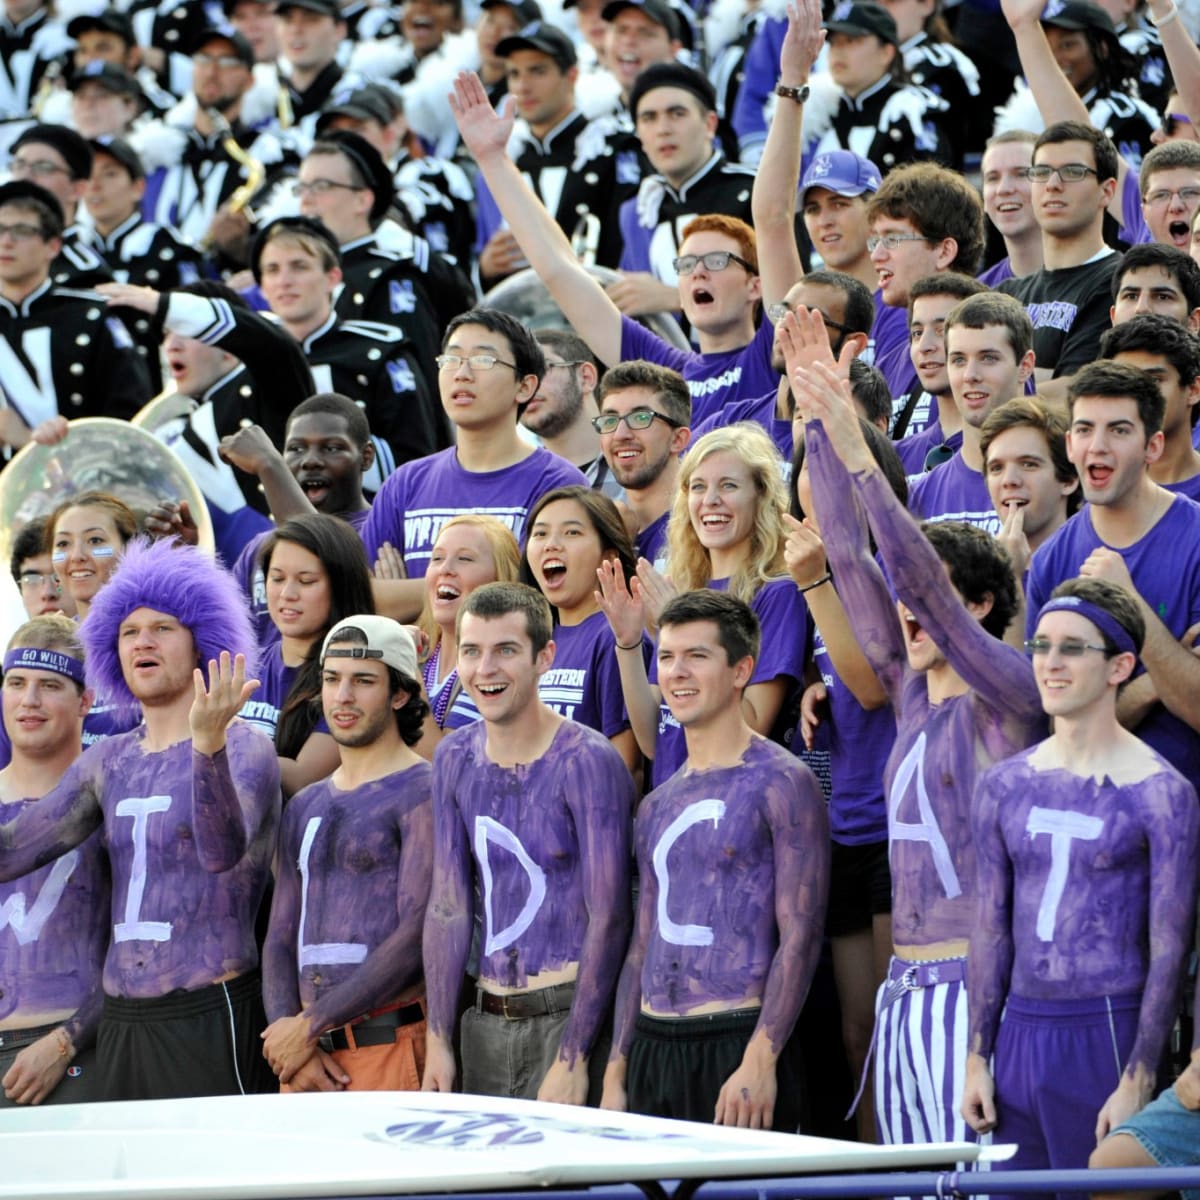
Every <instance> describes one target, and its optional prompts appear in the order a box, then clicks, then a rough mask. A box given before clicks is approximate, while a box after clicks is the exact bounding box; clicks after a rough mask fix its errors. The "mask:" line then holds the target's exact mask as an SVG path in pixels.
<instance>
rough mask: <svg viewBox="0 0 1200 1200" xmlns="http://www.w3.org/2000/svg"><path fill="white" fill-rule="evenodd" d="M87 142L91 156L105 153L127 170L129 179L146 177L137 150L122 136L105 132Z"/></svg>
mask: <svg viewBox="0 0 1200 1200" xmlns="http://www.w3.org/2000/svg"><path fill="white" fill-rule="evenodd" d="M89 144H90V145H91V147H92V154H93V156H95V155H97V154H107V155H108V157H109V158H111V159H114V160H115V161H116V162H119V163H120V164H121V166H123V167H124V168H125V170H126V171H128V172H129V178H130V179H145V178H146V168H145V167H144V166H142V160H141V158H140V157H139V156H138V152H137V151H136V150H135V149H134V148H133V147H132V146H131V145H130V144H129V143H128V142H127V141H126V140H125V139H124V138H119V137H109V136H108V135H107V134H106V135H105V136H104V137H98V138H92V140H91V142H90V143H89Z"/></svg>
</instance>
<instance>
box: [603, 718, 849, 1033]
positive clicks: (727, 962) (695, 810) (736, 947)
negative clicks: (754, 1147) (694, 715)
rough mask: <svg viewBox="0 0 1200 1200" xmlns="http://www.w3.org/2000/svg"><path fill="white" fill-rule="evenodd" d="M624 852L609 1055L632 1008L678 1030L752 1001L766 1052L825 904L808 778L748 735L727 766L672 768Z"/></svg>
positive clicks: (797, 995) (793, 994)
mask: <svg viewBox="0 0 1200 1200" xmlns="http://www.w3.org/2000/svg"><path fill="white" fill-rule="evenodd" d="M636 841H637V855H638V869H639V873H640V877H641V890H640V894H639V897H638V915H637V929H636V932H635V935H634V939H633V945H632V946H631V947H630V952H629V957H628V959H627V960H626V965H625V968H624V970H623V971H622V973H621V984H620V990H619V992H618V996H617V1014H616V1029H615V1031H614V1040H613V1044H614V1049H615V1050H616V1051H617V1052H619V1053H621V1054H627V1053H628V1051H629V1043H630V1040H631V1038H632V1036H633V1024H634V1020H635V1018H636V1017H637V1013H638V1010H639V1008H640V1006H641V1004H643V1003H644V1004H647V1005H649V1006H650V1008H651V1009H653V1010H654V1012H655V1013H656V1014H674V1015H676V1016H680V1017H686V1016H687V1015H689V1013H691V1012H692V1011H693V1010H694V1009H696V1008H699V1007H700V1006H701V1005H704V1004H709V1003H712V1002H713V1001H727V1002H731V1003H735V1004H737V1003H738V1002H740V1001H747V1002H748V1003H747V1004H746V1007H749V1006H750V1005H753V1004H754V1003H755V1002H759V1001H761V1004H762V1012H761V1015H760V1017H759V1021H758V1027H757V1031H763V1032H765V1033H766V1034H767V1036H768V1037H769V1038H770V1040H771V1046H772V1048H773V1049H774V1051H775V1052H776V1053H778V1052H779V1051H780V1050H781V1049H782V1048H783V1044H784V1042H786V1041H787V1039H788V1037H789V1035H790V1034H791V1032H792V1026H793V1025H795V1023H796V1017H797V1016H798V1015H799V1013H800V1009H801V1007H802V1006H803V1004H804V998H805V996H806V995H807V994H808V987H809V984H810V983H811V981H812V975H813V971H814V969H815V968H816V964H817V958H818V956H819V954H820V949H821V938H822V935H823V932H824V928H825V905H826V902H827V900H828V897H829V821H828V818H827V816H826V813H825V803H824V799H823V797H822V795H821V789H820V786H819V785H818V783H817V781H816V779H815V778H814V776H813V774H812V772H811V771H810V770H809V769H808V768H807V767H806V766H804V764H803V763H801V762H799V761H798V760H797V759H796V758H795V757H794V756H793V755H791V754H789V753H788V752H787V751H786V750H784V749H783V748H782V747H780V746H777V745H775V743H774V742H770V741H767V740H766V739H765V738H761V737H757V736H756V737H755V738H754V739H753V740H752V741H751V743H750V747H749V749H748V750H747V751H746V753H745V755H744V756H743V758H742V761H741V762H740V763H738V764H737V765H736V766H733V767H717V768H713V769H712V770H707V771H689V770H686V769H684V770H681V771H679V772H678V773H676V774H675V775H673V776H672V777H671V778H670V779H669V780H668V781H667V782H666V783H664V784H663V785H662V786H661V787H658V788H656V789H655V790H654V791H653V792H651V793H650V795H649V796H647V797H646V799H645V800H643V801H642V804H641V807H640V809H639V811H638V818H637V834H636ZM739 1006H740V1005H739ZM757 1031H756V1032H757Z"/></svg>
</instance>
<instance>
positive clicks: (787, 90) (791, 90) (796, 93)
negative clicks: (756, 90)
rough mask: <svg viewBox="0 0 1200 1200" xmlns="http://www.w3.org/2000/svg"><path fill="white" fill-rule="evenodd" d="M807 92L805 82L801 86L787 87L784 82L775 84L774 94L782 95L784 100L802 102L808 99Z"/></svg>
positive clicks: (807, 88)
mask: <svg viewBox="0 0 1200 1200" xmlns="http://www.w3.org/2000/svg"><path fill="white" fill-rule="evenodd" d="M808 93H809V87H808V84H807V83H806V84H805V85H804V86H803V87H789V86H788V85H787V84H786V83H777V84H776V85H775V95H777V96H782V97H783V99H784V100H795V102H796V103H797V104H803V103H804V102H805V100H807V99H808Z"/></svg>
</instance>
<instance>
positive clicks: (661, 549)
mask: <svg viewBox="0 0 1200 1200" xmlns="http://www.w3.org/2000/svg"><path fill="white" fill-rule="evenodd" d="M670 519H671V514H670V512H665V513H663V514H662V516H661V517H655V518H654V520H653V521H651V522H650V524H649V525H647V526H646V528H645V529H643V530H642V531H641V533H639V534H638V536H637V552H638V557H639V558H644V559H645V560H646V561H647V562H648V563H651V564H653V566H654V567H656V568H657V569H658V570H660V571H661V570H663V568H664V567H665V565H666V561H667V522H668V521H669V520H670Z"/></svg>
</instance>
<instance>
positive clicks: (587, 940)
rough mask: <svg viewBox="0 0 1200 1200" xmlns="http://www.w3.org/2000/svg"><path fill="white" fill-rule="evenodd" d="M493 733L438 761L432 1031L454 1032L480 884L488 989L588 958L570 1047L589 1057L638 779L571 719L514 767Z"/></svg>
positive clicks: (605, 997) (478, 731)
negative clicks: (498, 752) (499, 756)
mask: <svg viewBox="0 0 1200 1200" xmlns="http://www.w3.org/2000/svg"><path fill="white" fill-rule="evenodd" d="M486 739H487V726H486V724H485V723H484V722H482V721H479V722H477V723H476V724H474V725H472V726H469V727H467V728H465V729H460V730H458V731H456V732H455V733H453V734H451V735H450V736H449V737H447V738H445V739H444V740H443V741H442V742H441V744H440V745H439V746H438V748H437V751H436V753H435V754H434V766H433V778H434V783H433V812H434V869H433V890H432V893H431V896H430V900H429V911H428V915H427V917H426V921H425V951H424V956H425V982H426V988H427V991H428V998H429V1024H430V1028H431V1029H432V1030H433V1031H434V1032H435V1033H439V1034H442V1035H444V1036H447V1037H449V1036H450V1033H451V1030H452V1027H453V1024H454V1016H455V1005H456V1003H457V1000H458V993H459V988H460V986H461V984H462V979H463V973H464V971H465V969H466V965H467V954H468V951H469V949H470V944H471V930H472V924H473V919H474V910H475V895H476V887H478V893H479V896H480V899H481V902H482V905H483V913H482V939H483V944H482V948H481V953H480V962H479V981H480V983H481V984H483V985H484V986H485V987H486V986H487V985H488V984H489V983H490V984H493V985H498V986H499V987H502V988H517V989H522V988H526V987H534V988H536V987H538V986H539V985H538V982H537V979H536V976H537V975H539V974H541V973H543V972H557V971H561V970H562V969H563V968H566V967H570V966H571V965H572V964H575V963H578V966H579V970H578V975H577V982H576V989H575V999H574V1001H573V1003H572V1006H571V1015H570V1017H569V1018H568V1021H567V1026H566V1029H565V1030H564V1031H563V1037H562V1052H563V1056H564V1057H567V1058H571V1057H573V1056H574V1055H575V1054H584V1055H586V1054H587V1053H588V1051H589V1050H590V1048H591V1045H592V1041H593V1040H594V1038H595V1035H596V1032H597V1030H598V1029H599V1028H600V1025H601V1023H602V1022H603V1019H604V1016H605V1014H606V1012H607V1010H608V1007H609V1002H610V1000H611V997H612V989H613V985H614V984H615V982H616V976H617V971H618V969H619V968H620V963H621V956H622V954H623V953H624V951H625V945H626V940H627V938H628V936H629V926H630V837H631V830H630V824H631V819H630V814H631V812H632V809H633V781H632V779H631V778H630V775H629V771H628V769H627V768H626V766H625V763H624V762H623V761H622V759H621V756H620V755H619V754H618V753H617V751H616V750H615V749H613V746H612V744H611V743H610V742H609V741H608V740H607V739H606V738H605V737H603V736H602V735H601V734H599V733H596V732H595V730H592V729H588V728H586V727H585V726H582V725H578V724H576V723H575V722H573V721H564V722H563V723H562V724H561V725H560V726H559V727H558V731H557V732H556V733H555V735H554V740H553V741H552V742H551V744H550V748H549V749H548V750H547V751H546V753H545V754H543V755H542V757H541V758H539V759H537V761H535V762H532V763H526V764H522V765H520V766H517V767H502V766H498V765H497V764H495V763H493V762H492V761H491V760H490V759H489V758H488V757H487V754H486V750H485V746H486Z"/></svg>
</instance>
